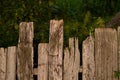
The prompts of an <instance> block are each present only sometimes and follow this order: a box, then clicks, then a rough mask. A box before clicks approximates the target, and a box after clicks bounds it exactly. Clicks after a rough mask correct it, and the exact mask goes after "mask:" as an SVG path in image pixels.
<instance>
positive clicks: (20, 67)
mask: <svg viewBox="0 0 120 80" xmlns="http://www.w3.org/2000/svg"><path fill="white" fill-rule="evenodd" d="M33 37H34V36H33V22H29V23H26V22H22V23H20V26H19V41H18V54H17V61H18V62H17V77H18V80H33Z"/></svg>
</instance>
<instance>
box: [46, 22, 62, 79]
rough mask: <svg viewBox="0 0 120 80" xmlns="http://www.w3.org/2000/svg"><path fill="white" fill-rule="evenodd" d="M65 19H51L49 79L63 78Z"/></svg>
mask: <svg viewBox="0 0 120 80" xmlns="http://www.w3.org/2000/svg"><path fill="white" fill-rule="evenodd" d="M62 56H63V20H60V21H58V20H51V21H50V37H49V57H48V59H49V74H48V75H49V80H62V71H63V70H62V66H63V63H62V58H63V57H62Z"/></svg>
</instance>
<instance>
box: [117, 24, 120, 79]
mask: <svg viewBox="0 0 120 80" xmlns="http://www.w3.org/2000/svg"><path fill="white" fill-rule="evenodd" d="M117 31H118V70H119V71H120V26H119V27H118V29H117ZM119 80H120V77H119Z"/></svg>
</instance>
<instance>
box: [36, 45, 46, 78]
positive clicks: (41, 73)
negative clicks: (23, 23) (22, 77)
mask: <svg viewBox="0 0 120 80" xmlns="http://www.w3.org/2000/svg"><path fill="white" fill-rule="evenodd" d="M38 80H48V43H40V44H39V46H38Z"/></svg>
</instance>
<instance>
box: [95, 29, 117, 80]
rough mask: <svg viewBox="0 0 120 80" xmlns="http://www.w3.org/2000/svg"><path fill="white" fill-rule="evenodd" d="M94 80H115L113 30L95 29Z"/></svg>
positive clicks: (114, 36)
mask: <svg viewBox="0 0 120 80" xmlns="http://www.w3.org/2000/svg"><path fill="white" fill-rule="evenodd" d="M95 61H96V62H95V66H96V73H95V74H96V76H95V77H96V79H95V80H116V79H115V76H114V71H117V68H118V67H117V64H118V61H117V32H116V30H115V29H110V28H98V29H95Z"/></svg>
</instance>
